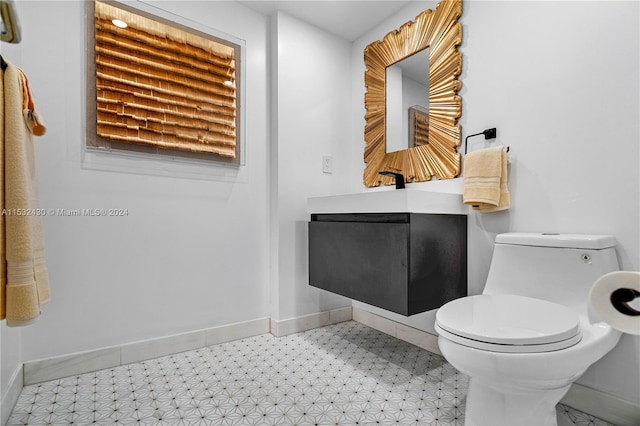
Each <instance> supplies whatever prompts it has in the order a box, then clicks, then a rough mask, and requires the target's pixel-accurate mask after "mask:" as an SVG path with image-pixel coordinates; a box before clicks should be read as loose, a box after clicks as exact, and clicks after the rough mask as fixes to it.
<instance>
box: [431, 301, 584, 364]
mask: <svg viewBox="0 0 640 426" xmlns="http://www.w3.org/2000/svg"><path fill="white" fill-rule="evenodd" d="M436 326H437V327H436V328H437V329H438V328H439V329H440V330H439V331H445V332H447V333H446V334H449V333H451V334H453V335H454V336H458V337H460V338H464V339H470V340H472V341H476V342H479V343H485V344H490V345H491V344H493V345H510V346H520V347H522V346H524V347H527V346H530V345H531V347H530V349H531V351H534V350H535V351H544V350H558V349H563V348H565V347H569V346H572V345H574V344H576V343H577V342H578V341H580V339H581V335H580V319H579V317H578V314H577V313H575V312H574V311H572V310H571V309H569V308H567V307H566V306H563V305H559V304H557V303H553V302H548V301H546V300H540V299H534V298H531V297H525V296H516V295H511V294H491V295H485V294H483V295H477V296H469V297H463V298H461V299H456V300H453V301H451V302H449V303H447V304H445V305H444V306H442V307H441V308H440V309H439V310H438V312H437V314H436ZM441 334H442V333H441ZM456 340H457V339H456ZM464 344H468V343H467V342H465V343H464ZM469 346H477V347H480V346H483V348H484V346H486V345H480V346H478V345H474V344H473V343H471V344H469ZM545 346H548V348H546V347H545ZM505 349H506V348H505ZM492 350H493V349H492ZM504 351H505V352H507V351H508V352H518V351H519V350H515V349H506V350H504ZM523 352H529V350H523Z"/></svg>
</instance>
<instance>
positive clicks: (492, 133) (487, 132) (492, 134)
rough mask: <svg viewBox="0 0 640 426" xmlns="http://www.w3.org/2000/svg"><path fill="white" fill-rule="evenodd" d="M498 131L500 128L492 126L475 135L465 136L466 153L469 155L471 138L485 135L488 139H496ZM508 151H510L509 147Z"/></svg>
mask: <svg viewBox="0 0 640 426" xmlns="http://www.w3.org/2000/svg"><path fill="white" fill-rule="evenodd" d="M497 133H498V129H496V128H495V127H492V128H491V129H486V130H483V131H482V132H480V133H474V134H473V135H469V136H467V137H466V138H464V155H467V143H468V142H469V138H471V137H473V136H480V135H484V138H485V140H486V139H495V138H496V135H497ZM507 152H509V147H507Z"/></svg>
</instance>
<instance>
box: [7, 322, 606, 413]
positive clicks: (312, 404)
mask: <svg viewBox="0 0 640 426" xmlns="http://www.w3.org/2000/svg"><path fill="white" fill-rule="evenodd" d="M467 383H468V378H467V376H464V375H462V374H460V373H458V372H457V371H456V370H455V369H454V368H453V367H452V366H451V365H449V364H448V363H447V362H446V361H445V360H444V359H443V358H442V357H441V356H439V355H434V354H432V353H430V352H427V351H425V350H422V349H420V348H418V347H416V346H413V345H410V344H408V343H406V342H403V341H401V340H397V339H395V338H393V337H390V336H388V335H386V334H383V333H381V332H378V331H376V330H373V329H371V328H368V327H366V326H364V325H362V324H359V323H356V322H353V321H350V322H346V323H341V324H337V325H332V326H328V327H324V328H319V329H315V330H310V331H307V332H304V333H298V334H294V335H290V336H286V337H281V338H276V337H274V336H272V335H270V334H265V335H261V336H257V337H251V338H247V339H243V340H238V341H235V342H230V343H225V344H220V345H216V346H211V347H208V348H204V349H198V350H194V351H190V352H184V353H181V354H177V355H172V356H166V357H162V358H158V359H153V360H149V361H144V362H139V363H136V364H130V365H124V366H121V367H117V368H112V369H107V370H102V371H98V372H95V373H89V374H82V375H79V376H74V377H69V378H65V379H60V380H54V381H51V382H46V383H40V384H37V385H31V386H26V387H25V388H24V390H23V391H22V393H21V395H20V397H19V400H18V402H17V404H16V406H15V408H14V410H13V413H12V415H11V416H10V418H9V423H8V426H16V425H95V424H97V425H188V426H195V425H216V426H217V425H463V424H464V403H465V394H466V390H467ZM558 413H559V419H560V421H561V424H569V425H578V426H587V425H597V426H605V425H607V423H605V422H603V421H601V420H599V419H596V418H594V417H592V416H589V415H586V414H584V413H581V412H578V411H575V410H573V409H571V408H569V407H565V406H559V407H558Z"/></svg>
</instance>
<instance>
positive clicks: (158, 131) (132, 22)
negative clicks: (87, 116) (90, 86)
mask: <svg viewBox="0 0 640 426" xmlns="http://www.w3.org/2000/svg"><path fill="white" fill-rule="evenodd" d="M113 19H121V20H123V21H125V22H126V23H127V24H128V27H127V28H118V27H116V26H115V25H113V23H112V22H111V21H112V20H113ZM95 31H96V32H95V58H96V95H97V134H98V136H99V137H101V138H104V139H108V140H114V141H120V142H126V143H133V144H142V145H151V146H155V147H160V148H169V149H177V150H181V151H190V152H199V153H213V154H217V155H220V156H223V157H229V158H234V157H235V156H236V80H235V75H236V72H235V62H236V61H235V58H234V49H233V47H230V46H226V45H224V44H221V43H217V42H215V41H213V40H209V39H207V38H204V37H200V36H198V35H195V34H191V33H188V32H185V31H183V30H180V29H177V28H174V27H171V26H169V25H166V24H163V23H160V22H157V21H154V20H151V19H148V18H145V17H143V16H139V15H136V14H133V13H129V12H127V11H124V10H122V9H119V8H116V7H113V6H110V5H108V4H104V3H99V2H96V3H95ZM225 82H231V84H230V85H227V84H229V83H225Z"/></svg>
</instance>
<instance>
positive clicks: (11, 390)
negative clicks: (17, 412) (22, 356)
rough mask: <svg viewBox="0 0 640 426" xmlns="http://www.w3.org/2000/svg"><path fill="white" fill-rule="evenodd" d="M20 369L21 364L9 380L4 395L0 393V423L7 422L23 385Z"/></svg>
mask: <svg viewBox="0 0 640 426" xmlns="http://www.w3.org/2000/svg"><path fill="white" fill-rule="evenodd" d="M22 371H23V369H22V366H20V368H18V369H17V370H16V371H15V372H14V374H13V377H12V378H11V379H10V380H9V385H8V387H7V392H6V393H5V394H4V395H0V398H1V399H0V425H4V424H7V422H8V421H9V416H10V415H11V410H13V407H14V406H15V405H16V402H18V397H19V396H20V392H22V388H23V386H24V383H23V372H22Z"/></svg>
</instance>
